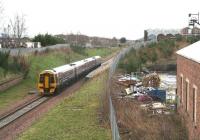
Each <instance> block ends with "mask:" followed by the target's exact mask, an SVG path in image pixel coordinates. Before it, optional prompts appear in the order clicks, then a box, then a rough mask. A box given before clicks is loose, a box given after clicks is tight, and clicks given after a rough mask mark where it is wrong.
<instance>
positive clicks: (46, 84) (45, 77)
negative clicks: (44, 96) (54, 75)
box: [44, 74, 50, 89]
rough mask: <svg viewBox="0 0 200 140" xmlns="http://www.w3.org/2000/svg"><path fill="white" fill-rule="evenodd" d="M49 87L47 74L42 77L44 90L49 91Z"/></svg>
mask: <svg viewBox="0 0 200 140" xmlns="http://www.w3.org/2000/svg"><path fill="white" fill-rule="evenodd" d="M49 87H50V76H49V74H45V76H44V88H45V89H49Z"/></svg>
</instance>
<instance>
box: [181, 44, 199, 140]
mask: <svg viewBox="0 0 200 140" xmlns="http://www.w3.org/2000/svg"><path fill="white" fill-rule="evenodd" d="M177 95H178V99H179V104H178V112H179V113H180V114H181V116H182V121H184V122H185V123H186V126H187V129H188V134H189V139H190V140H200V41H198V42H196V43H194V44H192V45H189V46H188V47H185V48H183V49H181V50H179V51H177Z"/></svg>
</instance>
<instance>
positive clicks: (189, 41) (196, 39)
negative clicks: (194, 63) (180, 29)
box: [187, 36, 200, 44]
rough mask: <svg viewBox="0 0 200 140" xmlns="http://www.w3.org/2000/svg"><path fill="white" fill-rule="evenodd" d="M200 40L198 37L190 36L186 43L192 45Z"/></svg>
mask: <svg viewBox="0 0 200 140" xmlns="http://www.w3.org/2000/svg"><path fill="white" fill-rule="evenodd" d="M199 40H200V36H190V37H188V38H187V42H188V43H190V44H193V43H195V42H197V41H199Z"/></svg>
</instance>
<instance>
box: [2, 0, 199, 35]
mask: <svg viewBox="0 0 200 140" xmlns="http://www.w3.org/2000/svg"><path fill="white" fill-rule="evenodd" d="M0 1H3V6H4V18H3V19H4V22H3V23H4V24H6V21H7V20H9V18H11V17H13V16H14V15H15V14H16V13H23V14H24V15H26V25H27V27H28V31H27V33H28V35H29V36H33V35H35V34H38V33H46V32H48V33H51V34H59V33H64V34H66V33H77V32H79V33H81V34H86V35H90V36H102V37H110V38H112V37H114V36H115V37H117V38H120V37H122V36H124V37H127V38H128V39H137V38H140V37H142V36H143V32H144V29H149V28H152V29H154V28H164V29H176V28H182V27H185V26H187V24H188V13H190V12H192V13H197V12H200V0H165V1H164V0H0Z"/></svg>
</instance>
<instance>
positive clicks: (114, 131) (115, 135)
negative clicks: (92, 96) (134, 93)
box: [107, 41, 152, 140]
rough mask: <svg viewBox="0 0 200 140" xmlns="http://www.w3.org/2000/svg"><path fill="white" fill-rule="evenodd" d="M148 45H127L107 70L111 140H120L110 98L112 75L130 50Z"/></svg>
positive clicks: (134, 43) (135, 43)
mask: <svg viewBox="0 0 200 140" xmlns="http://www.w3.org/2000/svg"><path fill="white" fill-rule="evenodd" d="M149 43H152V41H151V42H145V43H144V42H143V41H140V42H133V43H132V44H129V47H127V48H124V49H123V50H122V51H121V52H120V53H119V54H118V55H117V56H116V57H115V59H114V60H113V63H112V65H111V66H110V70H109V80H108V84H107V86H108V87H107V88H108V94H109V110H110V114H109V115H110V125H111V130H112V139H113V140H120V134H119V130H118V126H117V119H116V114H115V109H114V106H113V103H112V98H111V89H110V87H111V77H112V76H113V74H114V73H115V70H116V68H117V65H118V63H119V61H120V59H122V58H123V57H124V56H125V55H126V54H127V53H128V52H129V51H130V50H131V49H132V48H134V49H139V48H140V47H142V46H144V47H145V46H147V45H148V44H149Z"/></svg>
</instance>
